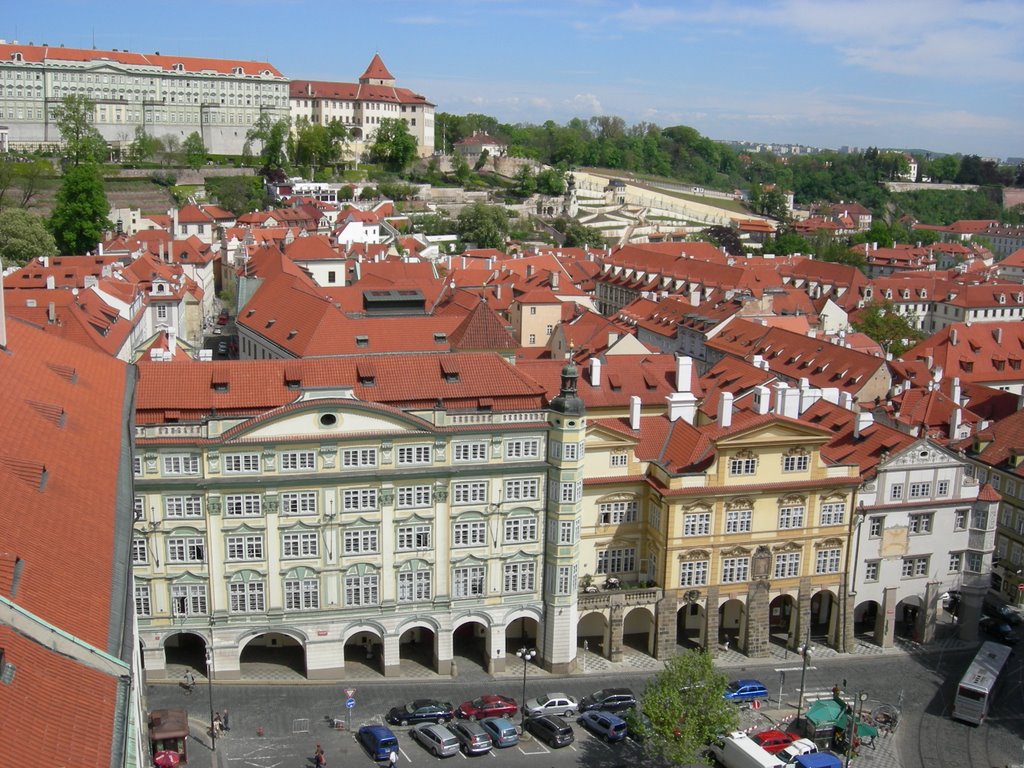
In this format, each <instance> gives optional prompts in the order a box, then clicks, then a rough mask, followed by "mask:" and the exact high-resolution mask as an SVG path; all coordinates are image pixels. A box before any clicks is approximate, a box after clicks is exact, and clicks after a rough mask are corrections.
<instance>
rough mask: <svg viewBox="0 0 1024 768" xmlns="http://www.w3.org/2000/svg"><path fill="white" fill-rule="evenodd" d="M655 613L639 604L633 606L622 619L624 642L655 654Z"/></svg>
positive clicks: (648, 653)
mask: <svg viewBox="0 0 1024 768" xmlns="http://www.w3.org/2000/svg"><path fill="white" fill-rule="evenodd" d="M655 626H656V625H655V623H654V614H653V613H651V611H650V610H649V609H648V608H644V607H642V606H638V607H636V608H633V609H632V610H631V611H630V612H629V613H627V614H626V615H625V616H624V617H623V619H622V644H623V646H629V647H630V648H635V649H636V650H638V651H642V652H644V653H646V654H647V655H648V656H653V655H654V640H655V637H656V634H657V633H656V632H655Z"/></svg>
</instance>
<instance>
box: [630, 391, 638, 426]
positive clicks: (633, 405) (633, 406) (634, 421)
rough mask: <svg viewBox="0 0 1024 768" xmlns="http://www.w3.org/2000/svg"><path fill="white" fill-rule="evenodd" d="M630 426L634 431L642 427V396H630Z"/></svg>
mask: <svg viewBox="0 0 1024 768" xmlns="http://www.w3.org/2000/svg"><path fill="white" fill-rule="evenodd" d="M629 428H630V429H632V430H633V431H634V432H635V431H636V430H638V429H640V396H639V395H633V396H632V397H630V398H629Z"/></svg>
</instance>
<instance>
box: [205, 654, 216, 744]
mask: <svg viewBox="0 0 1024 768" xmlns="http://www.w3.org/2000/svg"><path fill="white" fill-rule="evenodd" d="M206 688H207V691H209V694H210V744H211V746H212V749H213V751H214V752H216V751H217V729H216V728H215V727H214V724H213V652H212V651H211V650H210V649H209V648H207V649H206Z"/></svg>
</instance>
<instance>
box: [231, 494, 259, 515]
mask: <svg viewBox="0 0 1024 768" xmlns="http://www.w3.org/2000/svg"><path fill="white" fill-rule="evenodd" d="M262 515H263V496H261V495H260V494H258V493H232V494H229V495H227V496H225V497H224V517H262Z"/></svg>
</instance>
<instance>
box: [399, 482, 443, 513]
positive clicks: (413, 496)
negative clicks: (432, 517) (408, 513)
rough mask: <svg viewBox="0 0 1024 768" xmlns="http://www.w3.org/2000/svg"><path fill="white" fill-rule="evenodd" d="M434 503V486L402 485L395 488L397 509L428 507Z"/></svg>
mask: <svg viewBox="0 0 1024 768" xmlns="http://www.w3.org/2000/svg"><path fill="white" fill-rule="evenodd" d="M433 503H434V488H433V486H430V485H400V486H398V487H397V488H396V489H395V508H396V509H427V508H428V507H430V506H431V505H432V504H433Z"/></svg>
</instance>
